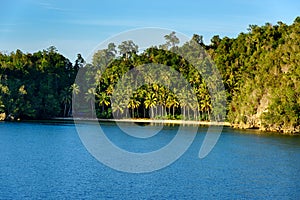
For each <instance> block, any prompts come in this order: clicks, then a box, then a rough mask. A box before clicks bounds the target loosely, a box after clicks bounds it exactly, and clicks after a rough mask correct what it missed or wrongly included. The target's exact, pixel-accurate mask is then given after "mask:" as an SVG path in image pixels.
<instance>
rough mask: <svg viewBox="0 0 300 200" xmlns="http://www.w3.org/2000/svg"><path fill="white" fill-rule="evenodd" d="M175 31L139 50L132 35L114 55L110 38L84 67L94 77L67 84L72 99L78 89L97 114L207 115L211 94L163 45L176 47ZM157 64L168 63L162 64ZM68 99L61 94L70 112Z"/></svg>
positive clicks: (205, 117)
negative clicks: (163, 42) (82, 82)
mask: <svg viewBox="0 0 300 200" xmlns="http://www.w3.org/2000/svg"><path fill="white" fill-rule="evenodd" d="M174 37H176V36H175V34H174V33H171V34H170V35H168V37H165V38H166V39H167V40H168V41H167V43H166V45H162V47H164V49H162V48H158V47H151V48H148V49H146V50H145V51H144V52H143V53H140V54H137V45H135V44H134V43H133V42H132V41H125V42H123V43H122V44H121V45H119V49H120V50H119V52H120V56H119V57H117V56H116V53H117V51H116V49H115V47H116V45H114V44H112V43H111V44H109V48H108V49H104V50H99V51H98V52H96V53H95V55H94V58H93V64H89V65H87V66H86V68H87V69H86V70H85V71H86V74H87V76H88V77H91V76H93V77H94V80H95V81H94V83H92V84H90V85H89V86H88V87H86V86H81V85H77V83H74V84H73V85H72V86H71V88H70V91H72V97H73V100H74V101H76V96H78V95H79V96H80V94H79V93H80V92H82V93H83V94H81V96H82V95H83V96H84V97H83V99H85V101H86V105H89V106H88V107H87V106H86V105H85V106H84V108H85V109H86V115H87V116H89V117H96V116H95V115H94V113H97V117H101V118H112V117H114V118H129V117H131V118H159V119H184V120H210V112H211V110H212V104H211V96H210V94H209V92H208V89H207V85H206V83H205V81H204V80H203V78H202V77H201V75H200V72H199V71H197V70H196V69H195V68H194V67H193V66H192V65H191V64H189V63H188V61H186V60H185V59H183V58H182V57H181V56H180V55H178V54H176V53H172V51H169V50H167V49H166V48H169V47H170V48H176V49H179V48H180V47H177V46H175V45H176V44H177V43H178V42H179V40H178V39H176V38H175V39H174ZM126 50H127V51H126ZM151 64H152V65H151ZM160 65H163V66H169V68H164V69H165V70H162V68H160ZM141 66H142V67H141ZM143 66H144V68H143ZM145 69H146V70H145ZM143 70H144V71H143ZM138 73H140V74H138ZM180 77H181V78H180ZM89 79H90V78H89ZM182 79H184V81H182ZM83 87H86V88H85V89H84V88H83ZM80 90H82V91H80ZM69 97H70V95H69ZM69 100H70V99H69V98H63V102H64V104H65V111H64V114H69V111H66V110H67V109H68V108H70V107H71V106H70V103H69ZM68 105H69V106H68ZM87 110H89V111H87ZM81 111H83V112H85V111H84V109H82V110H81ZM95 111H96V112H95Z"/></svg>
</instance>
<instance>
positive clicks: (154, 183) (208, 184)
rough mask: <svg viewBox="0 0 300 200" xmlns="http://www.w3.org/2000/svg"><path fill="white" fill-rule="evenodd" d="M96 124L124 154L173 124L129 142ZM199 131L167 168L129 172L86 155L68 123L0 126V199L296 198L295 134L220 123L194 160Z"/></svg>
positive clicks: (299, 157)
mask: <svg viewBox="0 0 300 200" xmlns="http://www.w3.org/2000/svg"><path fill="white" fill-rule="evenodd" d="M81 126H93V125H91V124H81ZM102 127H103V129H104V130H105V131H106V132H108V133H109V136H108V137H109V138H110V139H111V140H112V141H113V142H114V143H115V144H116V145H118V146H120V147H121V148H124V149H127V150H130V151H148V150H155V149H159V148H161V147H162V146H164V145H165V144H167V143H168V141H170V140H171V139H172V138H173V137H174V135H175V134H176V131H177V128H178V127H176V126H174V127H173V126H170V127H165V128H164V129H163V131H161V133H160V134H158V135H157V136H154V137H153V138H151V139H149V140H147V139H134V140H132V138H131V137H130V136H128V135H126V134H123V133H122V132H121V131H120V130H119V129H118V127H117V126H115V125H114V124H112V123H106V124H102ZM148 128H149V129H151V126H148ZM152 128H153V127H152ZM205 131H206V128H199V130H198V134H197V136H196V139H195V140H194V142H193V144H192V145H191V146H190V148H189V149H188V150H187V152H186V153H185V154H184V155H183V156H182V157H181V158H180V159H178V160H177V161H176V162H175V163H173V164H172V165H170V166H168V167H166V168H164V169H162V170H158V171H155V172H152V173H146V174H129V173H123V172H118V171H115V170H113V169H110V168H109V167H107V166H105V165H103V164H101V163H100V162H99V161H97V160H96V159H95V158H94V157H93V156H91V155H90V154H89V153H88V152H87V150H86V149H85V147H84V146H83V145H82V143H81V141H80V139H79V136H78V134H77V132H76V129H75V126H74V125H73V124H50V123H49V124H45V123H0V158H1V160H0V199H200V198H205V199H212V198H213V199H216V198H217V199H243V198H246V199H299V198H300V137H287V136H278V135H272V136H266V135H256V134H251V132H250V133H249V132H241V131H237V130H233V129H230V128H224V131H223V133H222V135H221V137H220V139H219V141H218V143H217V145H216V146H215V148H214V149H213V151H212V152H211V153H210V154H209V155H208V156H207V157H205V158H204V159H199V158H198V152H199V148H200V146H201V143H202V141H203V138H204V135H205V134H204V133H205ZM155 137H157V138H155Z"/></svg>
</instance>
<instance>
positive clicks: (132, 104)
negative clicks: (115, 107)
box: [127, 97, 141, 118]
mask: <svg viewBox="0 0 300 200" xmlns="http://www.w3.org/2000/svg"><path fill="white" fill-rule="evenodd" d="M140 104H141V102H140V101H138V100H137V99H136V98H134V97H133V98H130V100H129V102H128V106H127V107H128V108H131V112H132V113H131V116H132V118H134V109H136V108H138V107H139V106H140Z"/></svg>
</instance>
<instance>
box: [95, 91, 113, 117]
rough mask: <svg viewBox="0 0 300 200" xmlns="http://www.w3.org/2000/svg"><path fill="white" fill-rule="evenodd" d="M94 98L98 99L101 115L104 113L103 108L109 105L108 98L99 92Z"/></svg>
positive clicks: (105, 94) (104, 93)
mask: <svg viewBox="0 0 300 200" xmlns="http://www.w3.org/2000/svg"><path fill="white" fill-rule="evenodd" d="M96 96H97V98H98V103H99V106H102V113H104V107H105V106H108V105H109V104H110V101H109V96H108V95H107V93H106V92H100V93H99V94H96Z"/></svg>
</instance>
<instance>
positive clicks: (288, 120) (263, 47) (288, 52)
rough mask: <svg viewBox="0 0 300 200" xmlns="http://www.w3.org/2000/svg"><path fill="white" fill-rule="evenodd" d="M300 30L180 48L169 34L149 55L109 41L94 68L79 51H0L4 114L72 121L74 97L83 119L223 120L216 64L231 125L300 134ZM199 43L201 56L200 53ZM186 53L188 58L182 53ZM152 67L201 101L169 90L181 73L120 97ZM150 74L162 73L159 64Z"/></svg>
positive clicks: (252, 32) (271, 29)
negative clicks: (70, 55)
mask: <svg viewBox="0 0 300 200" xmlns="http://www.w3.org/2000/svg"><path fill="white" fill-rule="evenodd" d="M299 33H300V17H297V18H296V19H295V20H294V23H293V24H291V25H287V24H285V23H282V22H278V23H277V24H275V25H272V24H270V23H266V24H265V25H263V26H257V25H250V26H249V29H248V32H246V33H240V34H239V35H238V36H237V37H236V38H229V37H223V38H220V37H219V36H218V35H216V36H214V37H212V39H211V43H210V44H209V45H206V44H204V42H203V38H202V36H199V35H197V34H195V35H194V36H193V38H192V39H191V41H189V42H187V43H185V44H183V45H181V46H179V42H180V41H179V39H178V38H177V36H176V33H175V32H172V33H170V34H168V35H166V36H165V40H166V42H165V44H161V45H160V46H154V47H150V48H148V49H146V50H144V51H143V52H138V46H137V45H136V44H135V43H134V41H131V40H129V41H124V42H122V43H121V44H119V45H117V44H113V43H110V44H109V45H108V46H107V48H106V49H101V50H99V51H97V52H96V53H95V54H94V56H93V59H92V63H88V64H87V63H85V62H84V60H83V58H82V57H81V56H80V54H79V55H78V58H77V60H76V62H75V63H74V65H73V64H72V63H71V62H70V61H69V60H68V59H67V58H65V57H64V56H62V55H60V54H59V53H58V52H57V50H56V49H55V48H54V47H51V48H49V49H47V50H43V51H39V52H37V53H34V54H24V53H22V52H21V51H19V50H17V51H16V52H15V53H14V52H13V53H11V54H8V55H7V54H0V93H1V96H0V109H1V110H0V112H4V113H6V117H14V118H21V119H25V118H31V119H38V118H51V117H57V116H61V117H67V116H71V114H72V113H71V109H72V104H71V99H72V98H73V99H74V98H76V96H78V97H79V98H81V99H84V100H85V104H84V106H83V109H81V111H80V112H81V113H80V115H81V116H82V117H96V116H97V117H99V118H112V117H113V116H114V117H117V118H124V117H134V118H162V119H186V120H211V119H217V120H222V119H223V118H224V116H218V117H217V118H216V115H215V114H214V113H213V111H214V110H218V109H219V110H220V112H217V113H221V112H222V111H221V110H222V106H219V107H218V106H213V102H215V101H216V99H215V97H214V96H218V95H219V94H217V95H214V96H212V94H211V91H210V87H212V86H210V85H209V83H208V81H207V80H210V81H212V82H214V81H215V80H216V79H217V78H216V77H213V76H212V77H210V79H207V78H205V77H203V74H204V75H205V74H208V75H209V73H208V72H205V70H204V71H203V70H202V69H205V67H207V66H209V65H210V63H212V62H213V63H215V65H216V66H217V69H218V70H219V72H220V74H221V78H222V83H223V85H224V86H225V93H224V94H222V95H223V96H226V100H227V102H226V108H225V109H226V111H225V112H226V113H227V118H226V120H228V121H229V122H231V123H232V124H236V125H237V126H239V127H245V128H261V129H265V130H277V131H284V132H297V131H299V125H300V82H299V81H300V66H299V65H300V49H299V47H300V34H299ZM196 46H199V47H201V48H202V49H203V53H200V54H199V55H198V54H197V55H194V54H195V53H194V52H196V51H195V48H197V47H196ZM204 50H205V51H204ZM182 52H185V55H187V58H186V57H183V56H181V55H182V54H181V53H182ZM201 54H203V55H201ZM189 57H191V58H192V57H193V58H195V57H196V58H198V60H200V62H199V66H203V67H202V68H200V70H199V69H197V68H196V67H195V66H194V65H193V64H192V63H191V62H190V61H189ZM210 59H211V60H210ZM147 64H161V65H166V66H170V67H171V68H172V69H174V70H175V71H177V72H178V73H180V74H181V75H182V76H183V77H184V78H185V79H186V80H187V82H188V83H189V84H188V85H190V86H191V88H192V90H193V93H194V94H195V97H191V99H192V100H193V98H196V99H194V100H196V101H197V102H198V103H197V104H195V103H193V101H191V99H189V97H185V96H187V95H184V94H186V90H187V89H188V88H185V87H184V86H179V85H176V87H179V88H180V91H174V89H170V88H168V87H167V86H168V84H169V85H170V84H176V83H173V82H172V81H171V80H173V79H174V78H172V76H175V75H174V74H172V73H171V74H160V77H162V78H161V79H162V80H163V83H164V84H162V82H159V81H156V80H151V77H148V79H149V80H148V84H144V85H141V86H139V87H138V88H135V90H134V91H133V90H132V89H130V88H126V87H123V88H122V87H121V88H119V89H120V91H123V93H121V92H118V93H120V94H122V95H119V97H118V95H117V94H116V92H114V89H115V87H116V86H117V85H118V82H119V81H120V80H122V77H123V76H124V75H125V74H126V73H127V72H128V71H130V70H132V69H135V68H136V67H137V66H142V65H147ZM79 69H81V70H82V69H83V70H84V73H85V75H86V77H85V80H84V81H85V82H86V84H85V86H80V85H78V84H76V83H74V80H75V77H76V74H77V72H78V70H79ZM148 73H150V74H151V73H159V71H155V68H154V67H153V69H152V70H151V71H149V72H148ZM131 76H133V75H131ZM207 77H209V76H207ZM145 79H146V77H145ZM152 79H153V78H152ZM130 80H133V77H131V78H130V77H128V80H127V81H130ZM143 81H146V82H147V80H143ZM132 84H134V83H132ZM123 86H126V84H125V85H123ZM175 90H176V89H175ZM124 91H126V92H124ZM180 93H182V95H180ZM126 94H130V95H127V96H124V95H126ZM125 97H126V98H125ZM112 98H113V99H112ZM184 98H186V99H185V100H184ZM212 98H213V99H212ZM124 99H127V101H124ZM94 100H95V101H94ZM111 100H113V101H114V106H112V105H111ZM220 104H224V102H221V103H220ZM74 106H76V104H75V105H74ZM74 109H75V108H74ZM75 110H76V109H75ZM126 111H128V112H126Z"/></svg>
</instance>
